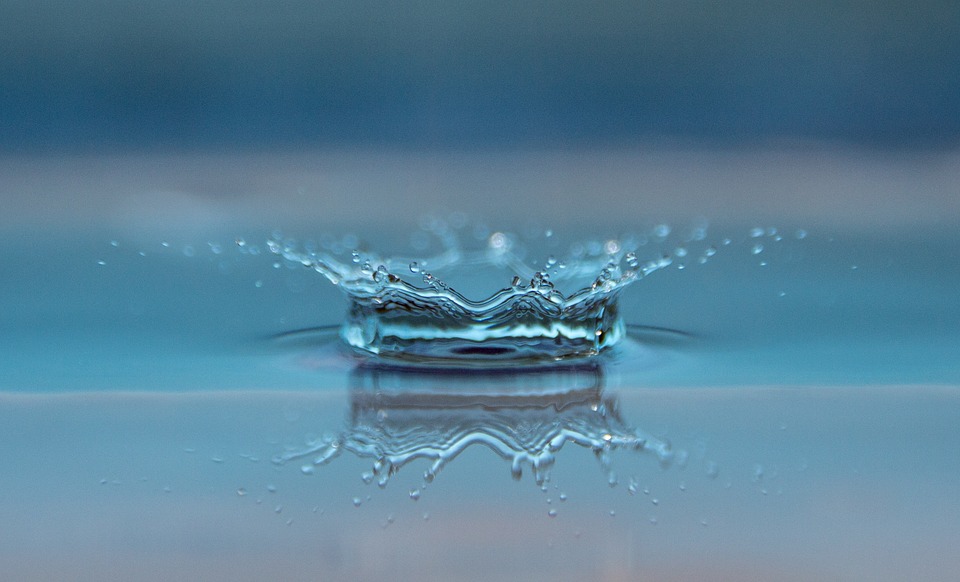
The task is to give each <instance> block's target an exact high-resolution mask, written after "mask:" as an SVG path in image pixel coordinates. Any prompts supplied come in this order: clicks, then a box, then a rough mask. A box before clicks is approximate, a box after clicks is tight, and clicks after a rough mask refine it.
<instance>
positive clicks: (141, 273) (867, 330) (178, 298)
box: [0, 196, 960, 580]
mask: <svg viewBox="0 0 960 582" xmlns="http://www.w3.org/2000/svg"><path fill="white" fill-rule="evenodd" d="M171 198H172V196H171ZM408 218H409V217H408ZM495 218H496V216H487V217H485V219H486V220H487V221H488V223H492V221H493V219H495ZM66 222H69V221H66ZM621 222H630V221H629V220H626V221H621ZM653 224H656V221H654V222H653ZM687 224H699V222H698V221H697V220H691V221H690V222H688V223H687ZM273 226H274V225H269V227H268V226H267V225H265V224H262V222H261V223H257V222H255V221H252V222H248V223H243V222H242V221H237V222H235V223H232V224H226V225H225V224H200V225H192V226H191V225H187V226H184V224H183V223H179V226H177V227H173V226H171V227H166V226H164V225H162V224H161V225H143V224H131V223H123V222H121V223H119V224H114V225H111V224H108V223H106V222H104V223H99V224H92V225H88V226H83V225H80V224H72V225H70V226H69V227H63V228H53V227H50V226H47V227H45V228H43V229H30V228H26V227H24V226H22V225H21V226H16V227H13V226H11V227H9V228H6V229H5V231H4V233H3V240H0V243H2V249H3V251H2V253H0V272H2V273H3V274H4V275H5V276H4V280H3V284H2V286H0V305H3V307H4V310H3V313H2V315H0V324H2V330H3V334H2V341H3V348H2V355H3V357H2V359H0V458H2V459H4V460H5V461H6V463H7V470H4V471H2V472H0V491H2V492H3V496H2V499H0V523H2V524H4V525H3V526H0V563H2V564H3V565H4V566H3V568H4V571H5V575H7V576H9V577H10V578H11V579H52V578H53V579H77V580H102V579H140V580H151V579H156V580H167V579H171V578H178V577H179V578H203V579H211V580H217V579H221V580H237V579H264V578H282V579H304V580H307V579H311V580H313V579H329V578H333V579H348V578H359V579H382V578H385V577H388V576H393V577H395V576H397V575H398V573H400V574H401V577H403V578H412V577H416V578H421V579H444V580H446V579H475V578H477V577H483V578H488V577H489V578H510V577H514V576H516V575H517V573H518V572H534V573H535V574H534V575H533V576H534V577H535V578H544V579H548V578H549V579H579V578H588V577H589V578H595V579H602V580H623V579H637V578H652V579H703V578H711V579H730V580H733V579H737V580H742V579H757V580H760V579H778V580H810V579H854V580H878V579H886V580H900V579H949V578H950V576H951V575H952V572H954V571H956V568H957V567H958V566H960V563H958V559H957V558H956V553H955V552H954V551H953V546H954V545H955V540H956V539H957V537H958V535H960V526H958V524H960V504H958V503H957V501H956V500H957V499H958V498H960V482H958V481H957V479H956V475H957V474H958V471H960V462H958V460H957V459H958V457H957V455H956V454H955V451H956V450H957V448H958V446H960V431H958V429H957V427H958V426H960V388H958V386H960V365H958V361H960V358H957V354H960V305H958V304H957V302H956V300H955V292H954V291H955V290H956V289H957V288H960V272H958V270H957V269H956V268H955V265H956V264H957V261H958V259H960V240H958V238H957V236H956V233H955V232H954V231H953V230H951V229H950V228H939V227H936V226H925V227H922V228H913V227H909V226H890V227H884V228H879V227H874V228H871V227H869V226H868V227H864V226H863V225H862V224H861V225H860V226H843V225H842V224H837V223H836V222H834V223H817V222H815V221H803V220H798V219H796V217H791V216H788V215H787V213H785V214H784V216H783V217H781V219H780V220H779V221H773V220H769V219H764V220H759V219H758V220H751V221H749V222H743V223H739V222H737V221H730V220H726V221H725V220H718V221H715V222H712V223H711V224H710V225H709V229H708V234H707V237H708V239H710V240H711V241H717V242H716V243H715V244H717V245H718V246H717V248H718V252H717V253H716V255H715V256H712V257H710V260H708V261H707V262H705V263H704V264H699V263H698V262H695V261H692V260H690V261H687V264H685V268H683V269H679V268H678V266H677V264H676V263H674V264H672V265H671V267H670V268H665V269H662V270H658V271H656V272H654V273H652V274H650V276H649V277H645V278H643V279H642V280H640V281H636V282H634V283H632V284H631V285H629V286H628V287H626V288H625V289H623V292H622V295H621V297H620V300H619V308H620V313H621V315H622V317H623V320H624V321H625V322H626V323H627V324H629V325H628V326H627V330H628V334H627V335H628V336H629V337H628V338H627V340H625V342H626V343H624V344H622V345H621V346H620V348H621V349H616V350H611V351H610V352H609V353H607V355H605V356H603V357H601V358H600V359H592V360H589V362H590V363H589V364H585V365H579V364H577V365H573V366H571V367H569V368H564V369H553V368H549V367H548V368H546V369H538V370H537V371H535V372H520V371H515V370H512V369H508V371H506V372H503V371H490V370H485V369H482V370H470V371H467V372H464V373H458V372H451V371H449V370H447V371H445V372H436V371H429V370H408V369H405V368H399V369H398V368H396V367H393V366H382V365H381V363H378V361H377V360H376V359H374V360H373V361H371V360H370V359H369V358H367V359H357V358H356V357H354V356H352V355H350V353H349V352H348V351H346V350H345V349H344V348H343V347H342V345H341V344H342V342H340V340H339V339H338V338H337V336H336V332H335V331H332V330H333V329H335V327H336V326H338V325H339V324H340V323H341V322H342V321H343V320H344V316H345V314H346V313H347V309H348V307H349V301H348V299H347V297H346V296H345V295H344V294H343V293H342V292H341V291H340V290H339V289H337V288H336V287H335V286H334V285H332V284H331V282H330V281H329V280H328V279H327V278H325V277H323V276H321V275H320V274H319V273H317V272H316V271H315V270H311V269H306V268H303V267H302V266H299V267H298V266H296V265H293V266H289V267H288V266H287V264H286V263H285V262H284V261H279V262H278V261H277V257H276V256H274V255H272V254H271V253H269V251H268V248H267V244H266V241H267V240H268V238H269V237H270V236H271V231H270V228H272V227H273ZM279 226H283V225H279ZM367 226H369V225H365V224H364V223H363V221H357V222H356V223H355V224H329V223H325V224H322V221H318V226H310V225H306V226H304V225H302V224H300V225H293V226H291V227H290V233H291V236H295V237H297V239H298V240H306V239H307V238H309V237H322V236H323V235H324V234H325V233H336V235H337V236H342V235H343V234H344V233H351V232H352V233H357V234H360V235H361V238H363V237H369V238H370V239H371V240H373V241H374V242H373V243H371V244H372V245H374V246H376V245H379V244H381V243H383V241H389V240H391V239H393V240H397V239H398V238H399V239H401V240H403V241H404V244H407V243H409V242H410V238H409V235H410V233H411V232H414V231H416V230H417V228H418V227H417V221H416V220H414V219H411V220H408V221H399V220H398V222H396V223H395V224H393V225H392V226H387V227H384V226H382V225H380V226H378V227H377V228H372V229H367V228H366V227H367ZM604 226H605V223H604V222H603V221H595V222H591V223H590V224H572V225H571V224H562V223H561V224H558V225H556V227H555V231H556V234H555V236H557V237H560V236H563V235H569V236H570V237H572V238H574V239H576V238H582V239H587V238H590V237H599V240H601V241H603V240H608V239H607V238H606V237H617V236H620V235H621V234H622V233H623V232H624V228H621V227H617V228H616V229H614V228H611V230H613V231H614V232H603V230H604ZM759 227H762V228H763V229H764V234H763V235H762V236H761V237H758V238H755V237H753V236H751V230H752V229H753V228H759ZM771 227H776V228H777V229H778V231H777V232H778V233H783V234H784V235H788V234H789V235H790V236H784V237H783V239H782V240H775V235H771V234H770V231H769V229H770V228H771ZM504 228H515V225H506V226H505V227H504ZM797 229H803V230H805V232H806V236H804V237H803V238H798V237H796V236H795V235H794V233H796V231H797ZM518 232H519V231H518ZM540 232H543V229H541V230H540ZM238 238H242V239H243V241H244V243H245V246H244V248H245V249H246V250H245V251H244V252H241V251H240V250H239V248H240V247H238V245H237V244H236V241H237V239H238ZM726 238H730V239H731V244H730V245H727V246H725V245H723V240H724V239H726ZM758 241H760V242H758ZM413 242H414V243H416V237H414V239H413ZM387 244H388V243H387ZM711 244H714V243H711ZM757 244H763V250H762V252H759V253H754V248H755V247H756V245H757ZM254 245H256V246H258V248H259V250H260V251H261V252H260V253H259V254H251V253H250V247H251V246H254ZM348 254H349V253H348ZM690 256H691V257H693V255H690ZM696 256H700V255H699V254H697V255H696ZM544 258H546V257H544ZM274 263H277V265H276V266H275V264H274ZM404 264H406V263H404ZM408 272H409V271H408ZM410 273H411V275H413V274H414V273H412V272H410ZM454 275H456V273H454ZM405 276H406V275H405ZM454 279H456V277H451V281H452V280H454ZM475 279H476V280H471V277H470V276H466V275H464V276H462V277H461V278H460V279H458V280H457V283H456V284H457V285H460V287H458V288H460V289H471V288H472V287H471V286H472V285H476V288H477V289H480V288H483V289H484V295H485V294H486V293H487V292H488V291H491V290H493V291H495V290H496V289H498V288H501V287H502V286H503V283H501V282H499V280H496V281H491V280H487V279H485V278H484V277H477V278H475ZM507 284H509V279H507ZM317 326H333V328H331V327H324V328H323V329H320V330H317V329H316V328H317ZM298 330H306V331H299V332H298ZM288 332H297V333H288ZM333 444H336V445H337V447H336V448H337V450H336V451H332V450H331V449H330V447H331V445H333ZM438 462H439V464H438ZM381 485H382V486H381ZM478 572H482V575H480V574H478Z"/></svg>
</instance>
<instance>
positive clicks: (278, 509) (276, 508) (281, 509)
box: [273, 505, 283, 514]
mask: <svg viewBox="0 0 960 582" xmlns="http://www.w3.org/2000/svg"><path fill="white" fill-rule="evenodd" d="M281 511H283V506H282V505H277V506H276V507H274V508H273V512H274V513H276V514H279V513H280V512H281Z"/></svg>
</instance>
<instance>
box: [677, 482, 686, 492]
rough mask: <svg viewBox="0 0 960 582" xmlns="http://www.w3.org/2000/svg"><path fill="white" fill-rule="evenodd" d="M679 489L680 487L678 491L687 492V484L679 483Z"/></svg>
mask: <svg viewBox="0 0 960 582" xmlns="http://www.w3.org/2000/svg"><path fill="white" fill-rule="evenodd" d="M679 487H680V491H686V490H687V484H686V483H684V482H683V481H681V482H680V485H679Z"/></svg>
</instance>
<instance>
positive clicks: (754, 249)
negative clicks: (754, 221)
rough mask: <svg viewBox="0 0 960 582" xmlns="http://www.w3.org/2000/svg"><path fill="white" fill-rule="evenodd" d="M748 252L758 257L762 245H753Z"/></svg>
mask: <svg viewBox="0 0 960 582" xmlns="http://www.w3.org/2000/svg"><path fill="white" fill-rule="evenodd" d="M750 252H751V253H753V254H755V255H759V254H760V253H762V252H763V245H762V244H759V243H758V244H755V245H753V248H752V249H750Z"/></svg>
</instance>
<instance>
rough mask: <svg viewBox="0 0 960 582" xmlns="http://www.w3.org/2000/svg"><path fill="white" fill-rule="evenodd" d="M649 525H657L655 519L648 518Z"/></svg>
mask: <svg viewBox="0 0 960 582" xmlns="http://www.w3.org/2000/svg"><path fill="white" fill-rule="evenodd" d="M650 525H657V518H655V517H651V518H650Z"/></svg>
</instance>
